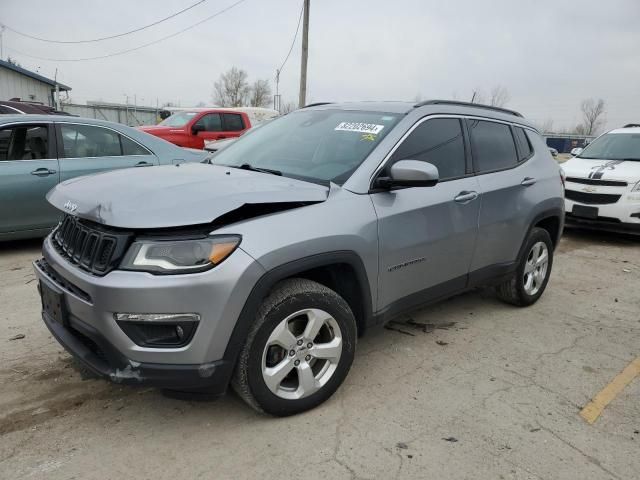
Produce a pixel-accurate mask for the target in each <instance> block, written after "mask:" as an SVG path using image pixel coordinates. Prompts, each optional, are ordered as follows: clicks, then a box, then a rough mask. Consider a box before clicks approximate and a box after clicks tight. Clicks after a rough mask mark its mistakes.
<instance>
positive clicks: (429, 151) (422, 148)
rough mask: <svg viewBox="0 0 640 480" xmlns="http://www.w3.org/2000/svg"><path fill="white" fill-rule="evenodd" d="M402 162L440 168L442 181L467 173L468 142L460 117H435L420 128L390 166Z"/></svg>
mask: <svg viewBox="0 0 640 480" xmlns="http://www.w3.org/2000/svg"><path fill="white" fill-rule="evenodd" d="M399 160H421V161H423V162H429V163H431V164H433V165H435V166H436V167H437V168H438V173H439V176H440V180H447V179H451V178H457V177H462V176H464V174H465V170H466V168H465V165H466V161H465V154H464V139H463V137H462V126H461V124H460V120H459V119H457V118H435V119H433V120H427V121H426V122H423V123H421V124H420V125H418V126H417V127H416V128H415V130H413V132H411V134H409V136H408V137H407V138H406V139H405V140H404V141H403V142H402V143H401V144H400V146H399V147H398V149H397V150H396V151H395V152H394V153H393V156H392V157H391V160H390V162H389V167H390V166H391V165H393V164H394V163H395V162H397V161H399Z"/></svg>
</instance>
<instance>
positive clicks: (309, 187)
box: [47, 163, 329, 229]
mask: <svg viewBox="0 0 640 480" xmlns="http://www.w3.org/2000/svg"><path fill="white" fill-rule="evenodd" d="M328 192H329V188H328V187H325V186H322V185H317V184H314V183H308V182H303V181H300V180H294V179H291V178H287V177H280V176H276V175H270V174H266V173H259V172H251V171H247V170H240V169H237V168H228V167H223V166H216V165H205V164H198V163H192V164H182V165H179V166H175V165H172V166H162V167H151V168H128V169H124V170H114V171H111V172H107V173H100V174H96V175H90V176H87V177H78V178H73V179H70V180H67V181H65V182H62V183H60V184H59V185H58V186H56V187H55V188H53V189H52V190H51V191H50V192H49V193H48V194H47V200H48V201H49V203H51V204H52V205H53V206H54V207H56V208H58V209H60V210H61V211H63V212H65V213H72V214H73V215H77V216H78V217H81V218H85V219H88V220H92V221H94V222H98V223H101V224H103V225H108V226H111V227H121V228H131V229H148V228H165V227H179V226H189V225H200V224H207V223H211V222H212V221H214V220H215V219H216V218H219V217H220V216H222V215H224V214H225V213H228V212H231V211H233V210H236V209H238V208H240V207H242V206H243V205H266V204H281V203H292V204H295V203H318V202H323V201H325V200H326V199H327V196H328Z"/></svg>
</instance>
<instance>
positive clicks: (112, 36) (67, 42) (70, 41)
mask: <svg viewBox="0 0 640 480" xmlns="http://www.w3.org/2000/svg"><path fill="white" fill-rule="evenodd" d="M206 1H207V0H199V1H198V2H196V3H194V4H193V5H190V6H188V7H187V8H183V9H182V10H180V11H179V12H176V13H173V14H171V15H169V16H168V17H164V18H162V19H160V20H157V21H155V22H153V23H150V24H149V25H145V26H143V27H139V28H136V29H134V30H129V31H128V32H123V33H118V34H116V35H109V36H108V37H100V38H92V39H90V40H51V39H48V38H42V37H36V36H35V35H30V34H28V33H24V32H21V31H19V30H16V29H15V28H12V27H10V26H8V25H2V26H3V27H5V28H6V29H7V30H9V31H11V32H13V33H17V34H18V35H22V36H23V37H27V38H31V39H32V40H38V41H40V42H48V43H64V44H69V43H92V42H101V41H103V40H111V39H112V38H119V37H124V36H125V35H130V34H132V33H136V32H140V31H142V30H145V29H147V28H149V27H153V26H155V25H158V24H160V23H162V22H166V21H167V20H169V19H171V18H174V17H177V16H178V15H180V14H182V13H184V12H186V11H187V10H191V9H192V8H194V7H197V6H198V5H200V4H201V3H204V2H206Z"/></svg>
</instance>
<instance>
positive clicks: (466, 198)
mask: <svg viewBox="0 0 640 480" xmlns="http://www.w3.org/2000/svg"><path fill="white" fill-rule="evenodd" d="M476 198H478V192H469V191H467V190H463V191H462V192H460V193H459V194H458V195H457V196H456V197H455V198H454V200H455V201H456V202H458V203H468V202H470V201H472V200H475V199H476Z"/></svg>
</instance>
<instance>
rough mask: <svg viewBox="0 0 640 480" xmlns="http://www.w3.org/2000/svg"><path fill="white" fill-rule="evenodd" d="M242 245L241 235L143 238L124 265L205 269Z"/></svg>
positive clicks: (167, 269)
mask: <svg viewBox="0 0 640 480" xmlns="http://www.w3.org/2000/svg"><path fill="white" fill-rule="evenodd" d="M238 245H240V237H239V236H237V235H224V236H214V237H208V238H202V239H195V240H157V241H156V240H140V241H136V242H134V243H133V244H132V245H131V247H129V251H128V252H127V254H126V255H125V257H124V259H123V260H122V264H121V265H120V268H121V269H123V270H141V271H144V272H152V273H165V274H166V273H173V274H176V273H193V272H202V271H204V270H208V269H210V268H213V267H215V266H216V265H219V264H220V263H222V262H223V261H224V260H225V259H226V258H227V257H228V256H229V255H231V254H232V253H233V251H234V250H235V249H236V248H237V247H238Z"/></svg>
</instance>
